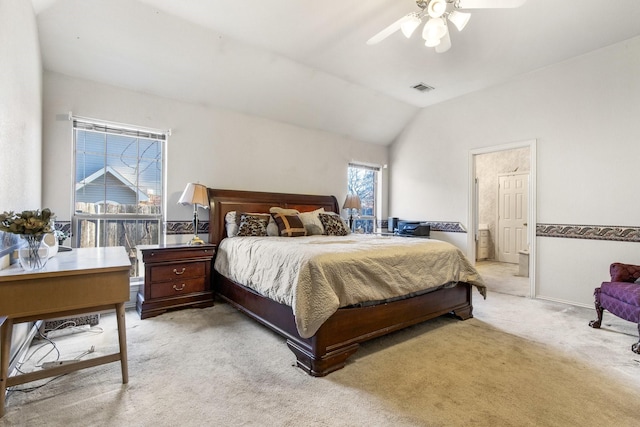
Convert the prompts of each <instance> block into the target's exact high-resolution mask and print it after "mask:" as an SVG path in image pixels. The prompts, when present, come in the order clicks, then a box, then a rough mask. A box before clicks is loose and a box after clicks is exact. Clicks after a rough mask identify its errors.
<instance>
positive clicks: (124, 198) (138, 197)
mask: <svg viewBox="0 0 640 427" xmlns="http://www.w3.org/2000/svg"><path fill="white" fill-rule="evenodd" d="M103 180H104V181H103ZM94 182H98V185H91V184H92V183H94ZM105 184H106V185H105ZM105 187H106V188H107V189H108V190H107V191H108V192H109V194H108V196H107V197H108V198H107V199H105ZM75 200H76V203H78V202H81V203H105V204H120V205H136V204H137V203H138V202H139V201H140V202H148V201H149V196H147V195H146V194H145V193H144V192H142V191H140V190H136V186H135V185H134V184H133V183H132V182H130V181H129V180H128V179H127V178H125V177H124V176H123V175H122V174H120V173H119V172H118V171H117V170H115V169H114V168H113V167H111V166H107V167H106V168H101V169H99V170H97V171H95V172H93V173H92V174H91V175H89V176H87V177H78V181H77V183H76V199H75Z"/></svg>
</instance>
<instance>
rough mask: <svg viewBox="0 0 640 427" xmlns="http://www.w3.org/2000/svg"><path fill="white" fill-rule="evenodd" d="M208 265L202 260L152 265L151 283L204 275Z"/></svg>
mask: <svg viewBox="0 0 640 427" xmlns="http://www.w3.org/2000/svg"><path fill="white" fill-rule="evenodd" d="M205 272H206V265H205V263H204V262H203V261H200V262H181V263H176V264H169V265H158V266H154V267H151V277H150V278H149V279H150V280H151V283H157V282H165V281H167V280H181V279H191V278H194V277H204V276H205Z"/></svg>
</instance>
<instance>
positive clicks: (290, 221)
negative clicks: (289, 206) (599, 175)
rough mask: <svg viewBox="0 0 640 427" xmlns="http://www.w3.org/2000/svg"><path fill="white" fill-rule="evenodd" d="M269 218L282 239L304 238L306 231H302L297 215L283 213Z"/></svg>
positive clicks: (273, 214)
mask: <svg viewBox="0 0 640 427" xmlns="http://www.w3.org/2000/svg"><path fill="white" fill-rule="evenodd" d="M271 216H272V217H273V219H274V220H275V222H276V224H278V230H279V231H280V236H282V237H298V236H306V235H307V230H305V229H304V225H303V224H302V220H300V217H298V215H285V214H283V213H272V214H271Z"/></svg>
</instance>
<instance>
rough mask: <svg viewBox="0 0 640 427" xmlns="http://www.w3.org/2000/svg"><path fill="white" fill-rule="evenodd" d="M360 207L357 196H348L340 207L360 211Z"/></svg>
mask: <svg viewBox="0 0 640 427" xmlns="http://www.w3.org/2000/svg"><path fill="white" fill-rule="evenodd" d="M360 206H361V205H360V197H358V195H357V194H348V195H347V198H346V199H344V205H342V207H343V208H344V209H360Z"/></svg>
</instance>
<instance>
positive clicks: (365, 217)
mask: <svg viewBox="0 0 640 427" xmlns="http://www.w3.org/2000/svg"><path fill="white" fill-rule="evenodd" d="M379 173H380V168H379V167H377V166H367V165H360V164H355V163H349V178H348V190H349V193H351V194H357V195H358V196H359V197H360V205H361V208H360V215H359V216H357V217H356V218H355V220H354V227H353V228H354V230H355V231H356V232H363V233H373V232H374V231H375V229H376V212H377V194H378V175H379Z"/></svg>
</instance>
